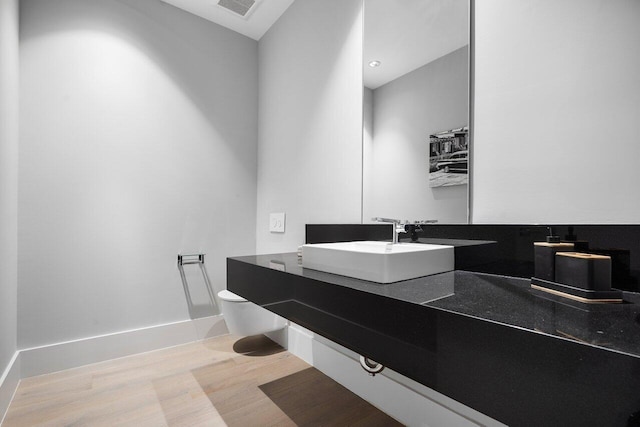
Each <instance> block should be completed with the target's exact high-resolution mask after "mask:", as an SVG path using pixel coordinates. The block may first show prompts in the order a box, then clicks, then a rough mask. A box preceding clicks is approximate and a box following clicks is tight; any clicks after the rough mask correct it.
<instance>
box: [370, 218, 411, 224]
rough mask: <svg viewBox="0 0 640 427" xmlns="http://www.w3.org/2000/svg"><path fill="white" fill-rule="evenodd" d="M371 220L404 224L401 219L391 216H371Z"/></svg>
mask: <svg viewBox="0 0 640 427" xmlns="http://www.w3.org/2000/svg"><path fill="white" fill-rule="evenodd" d="M371 221H376V222H389V223H391V224H396V225H400V224H404V222H403V221H401V220H399V219H392V218H380V217H377V216H376V217H373V218H371Z"/></svg>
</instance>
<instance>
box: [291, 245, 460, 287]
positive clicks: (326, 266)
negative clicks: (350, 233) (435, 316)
mask: <svg viewBox="0 0 640 427" xmlns="http://www.w3.org/2000/svg"><path fill="white" fill-rule="evenodd" d="M302 266H303V267H304V268H310V269H313V270H320V271H324V272H327V273H334V274H340V275H342V276H348V277H354V278H356V279H362V280H369V281H372V282H377V283H393V282H399V281H401V280H408V279H415V278H416V277H422V276H428V275H430V274H437V273H444V272H445V271H452V270H453V269H454V254H453V246H446V245H428V244H421V243H396V244H391V243H388V242H370V241H364V242H339V243H317V244H308V245H303V246H302Z"/></svg>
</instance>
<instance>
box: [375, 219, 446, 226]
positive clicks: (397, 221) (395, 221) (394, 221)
mask: <svg viewBox="0 0 640 427" xmlns="http://www.w3.org/2000/svg"><path fill="white" fill-rule="evenodd" d="M371 221H377V222H390V223H391V224H396V225H423V224H435V223H437V222H438V220H437V219H422V220H418V221H409V220H408V219H405V220H404V221H402V220H400V219H392V218H380V217H373V218H371Z"/></svg>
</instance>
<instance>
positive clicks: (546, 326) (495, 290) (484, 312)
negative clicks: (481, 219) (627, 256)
mask: <svg viewBox="0 0 640 427" xmlns="http://www.w3.org/2000/svg"><path fill="white" fill-rule="evenodd" d="M233 259H235V260H238V261H241V262H246V263H250V264H254V265H257V266H262V267H266V268H271V269H275V270H279V271H286V272H287V273H290V274H294V275H298V276H302V277H305V278H309V279H314V280H319V281H322V282H325V283H329V284H332V285H336V286H343V287H347V288H350V289H354V290H357V291H361V292H367V293H371V294H375V295H379V296H385V297H389V298H393V299H396V300H400V301H404V302H409V303H413V304H419V305H424V306H428V307H431V308H434V309H438V310H445V311H448V312H451V313H455V314H459V315H464V316H470V317H473V318H476V319H480V320H484V321H488V322H495V323H499V324H502V325H506V326H510V327H514V328H521V329H524V330H528V331H531V332H533V333H537V334H543V335H549V336H553V337H556V338H560V339H563V340H565V339H566V340H571V341H574V342H579V343H582V344H585V345H590V346H595V347H598V348H602V349H606V350H612V351H616V352H621V353H625V354H628V355H631V356H634V357H639V358H640V294H636V293H630V292H625V294H624V300H625V303H623V304H583V303H578V302H574V301H572V300H568V299H564V298H561V297H557V296H554V295H551V294H547V293H545V292H541V291H537V290H535V289H532V288H531V287H530V282H529V280H527V279H522V278H513V277H505V276H496V275H490V274H483V273H474V272H468V271H453V272H448V273H442V274H436V275H433V276H426V277H421V278H417V279H412V280H406V281H402V282H396V283H391V284H378V283H374V282H368V281H364V280H358V279H352V278H348V277H344V276H339V275H335V274H330V273H324V272H321V271H316V270H311V269H307V268H303V267H302V265H301V261H300V260H299V259H298V257H297V255H296V254H295V253H286V254H272V255H256V256H245V257H235V258H233Z"/></svg>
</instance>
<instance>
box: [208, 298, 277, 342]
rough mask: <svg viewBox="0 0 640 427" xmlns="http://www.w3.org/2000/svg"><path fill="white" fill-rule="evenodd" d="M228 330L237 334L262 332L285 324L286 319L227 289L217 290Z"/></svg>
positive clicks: (244, 334)
mask: <svg viewBox="0 0 640 427" xmlns="http://www.w3.org/2000/svg"><path fill="white" fill-rule="evenodd" d="M218 298H220V301H221V302H222V314H223V315H224V320H225V322H226V323H227V328H228V329H229V332H230V333H232V334H234V335H239V336H250V335H258V334H264V333H265V332H272V331H277V330H279V329H282V328H284V327H285V326H287V321H286V319H284V318H282V317H280V316H278V315H277V314H275V313H272V312H270V311H269V310H266V309H264V308H262V307H260V306H259V305H257V304H254V303H252V302H250V301H247V300H246V299H244V298H242V297H241V296H240V295H236V294H234V293H233V292H229V291H228V290H226V289H225V290H224V291H220V292H218Z"/></svg>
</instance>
